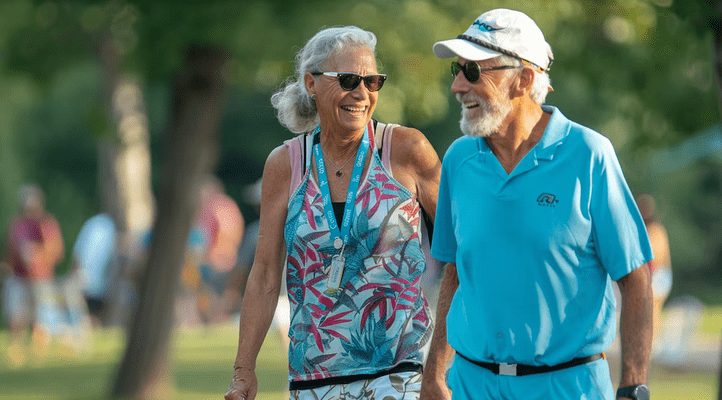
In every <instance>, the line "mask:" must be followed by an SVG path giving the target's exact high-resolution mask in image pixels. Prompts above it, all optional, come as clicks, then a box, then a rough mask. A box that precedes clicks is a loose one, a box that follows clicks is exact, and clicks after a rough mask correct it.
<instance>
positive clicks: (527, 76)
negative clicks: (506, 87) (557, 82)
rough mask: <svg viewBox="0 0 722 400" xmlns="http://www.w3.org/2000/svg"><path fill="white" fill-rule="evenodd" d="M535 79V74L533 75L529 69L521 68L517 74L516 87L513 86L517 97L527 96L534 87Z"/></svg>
mask: <svg viewBox="0 0 722 400" xmlns="http://www.w3.org/2000/svg"><path fill="white" fill-rule="evenodd" d="M535 78H536V74H535V73H534V71H532V69H531V68H522V70H521V72H520V73H519V79H517V81H516V82H517V83H516V85H514V89H515V90H516V91H517V95H519V96H524V95H528V94H529V93H530V92H531V89H532V87H533V86H534V79H535Z"/></svg>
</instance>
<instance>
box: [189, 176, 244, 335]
mask: <svg viewBox="0 0 722 400" xmlns="http://www.w3.org/2000/svg"><path fill="white" fill-rule="evenodd" d="M197 226H198V228H199V229H200V230H201V232H202V233H203V236H204V237H205V244H206V247H205V248H206V251H205V254H204V255H203V260H202V261H201V265H200V273H201V282H202V285H201V288H200V292H199V294H198V296H199V298H198V301H199V311H200V313H201V318H202V319H203V321H204V322H206V323H212V322H218V321H220V320H221V319H223V318H224V317H225V315H224V313H225V312H224V310H223V308H224V303H223V301H222V299H221V294H222V293H223V290H224V288H225V286H226V281H227V280H228V277H229V276H230V273H231V270H232V269H233V267H234V266H235V265H236V260H237V257H238V248H239V246H240V244H241V240H242V239H243V233H244V228H245V221H244V219H243V214H241V210H240V209H239V207H238V204H237V203H236V201H235V200H233V198H231V197H230V196H229V195H228V194H226V192H225V189H224V188H223V184H222V183H221V181H220V180H219V179H217V178H215V177H209V178H207V179H206V181H205V182H204V183H203V186H202V189H201V209H200V214H199V217H198V222H197Z"/></svg>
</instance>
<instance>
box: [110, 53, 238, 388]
mask: <svg viewBox="0 0 722 400" xmlns="http://www.w3.org/2000/svg"><path fill="white" fill-rule="evenodd" d="M226 59H227V55H226V54H225V52H223V51H221V50H219V49H213V48H205V47H191V48H190V49H188V51H187V54H186V64H185V67H184V71H183V72H182V73H181V75H180V76H179V78H178V79H177V81H176V82H175V93H174V98H173V109H172V115H171V116H172V119H171V126H170V127H169V129H168V131H167V134H166V146H165V148H166V153H165V160H164V162H163V170H162V175H161V181H160V188H159V192H158V207H157V215H158V217H157V220H156V223H155V225H154V233H153V240H152V243H151V247H150V253H149V256H148V261H147V266H146V268H145V269H144V275H143V278H142V279H141V282H140V288H139V289H140V301H139V305H138V309H137V311H136V314H135V318H134V320H133V325H132V330H131V332H130V336H129V339H128V343H127V346H126V351H125V356H124V358H123V361H122V363H121V366H120V369H119V372H118V376H117V378H116V381H115V387H114V388H113V393H112V394H113V396H114V397H115V398H134V399H135V398H141V399H153V398H172V397H173V396H172V390H173V385H172V376H171V374H170V372H171V368H170V363H169V359H170V357H169V341H170V337H171V332H172V327H173V323H174V311H173V304H174V298H175V293H176V289H177V287H178V283H179V275H180V271H181V267H182V263H183V258H184V253H185V249H186V243H187V240H188V233H189V231H190V229H191V226H192V223H193V222H194V220H195V216H196V212H197V209H198V206H199V193H198V192H199V185H200V182H201V180H202V179H203V178H204V177H205V176H206V175H207V174H210V173H211V172H212V171H213V169H214V167H215V164H216V161H217V157H218V147H219V144H220V137H219V134H218V131H219V128H220V122H221V116H222V112H223V96H222V95H223V91H224V90H223V89H224V81H223V78H222V66H223V64H224V62H225V61H226Z"/></svg>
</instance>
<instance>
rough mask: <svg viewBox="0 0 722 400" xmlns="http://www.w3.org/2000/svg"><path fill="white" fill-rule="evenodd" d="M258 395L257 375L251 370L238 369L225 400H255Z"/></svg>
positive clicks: (234, 373)
mask: <svg viewBox="0 0 722 400" xmlns="http://www.w3.org/2000/svg"><path fill="white" fill-rule="evenodd" d="M257 393H258V381H257V380H256V373H255V372H254V371H253V370H252V369H250V368H240V367H239V368H236V370H235V371H234V372H233V378H232V379H231V386H230V388H229V389H228V392H226V396H225V397H224V399H225V400H254V399H255V398H256V394H257Z"/></svg>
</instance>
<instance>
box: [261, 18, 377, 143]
mask: <svg viewBox="0 0 722 400" xmlns="http://www.w3.org/2000/svg"><path fill="white" fill-rule="evenodd" d="M346 46H361V47H367V48H369V49H370V50H371V52H373V53H374V54H376V35H374V34H373V33H372V32H369V31H365V30H363V29H361V28H358V27H355V26H343V27H333V28H325V29H322V30H320V31H319V32H318V33H316V34H315V35H314V36H313V37H312V38H311V39H309V40H308V42H306V44H305V45H304V46H303V48H302V49H301V50H300V51H299V52H298V53H297V54H296V68H295V69H296V70H295V74H294V75H293V76H291V77H289V78H288V80H287V81H286V83H285V84H284V87H283V88H282V89H280V90H278V91H277V92H276V93H274V94H273V95H272V96H271V104H273V108H275V109H276V110H277V111H278V121H279V122H280V123H281V125H283V126H285V127H286V128H288V130H290V131H291V132H293V133H304V132H309V131H311V130H313V129H314V128H315V127H316V126H318V124H319V123H320V120H319V118H318V109H317V108H316V100H315V99H313V98H311V96H309V94H308V92H307V91H306V85H305V83H304V80H303V76H304V75H305V74H306V72H311V73H313V72H323V70H324V67H325V66H326V62H327V61H328V59H329V58H330V57H331V56H332V55H333V54H334V53H335V52H337V51H339V50H341V49H343V48H345V47H346Z"/></svg>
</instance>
